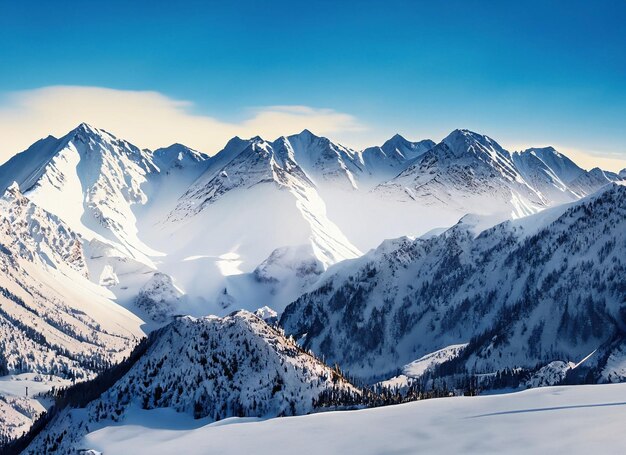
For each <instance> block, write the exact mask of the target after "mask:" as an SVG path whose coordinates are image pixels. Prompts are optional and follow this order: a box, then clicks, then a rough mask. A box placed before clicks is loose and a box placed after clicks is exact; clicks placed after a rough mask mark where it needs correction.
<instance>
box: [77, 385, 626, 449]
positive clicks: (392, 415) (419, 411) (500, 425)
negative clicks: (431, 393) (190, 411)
mask: <svg viewBox="0 0 626 455" xmlns="http://www.w3.org/2000/svg"><path fill="white" fill-rule="evenodd" d="M625 413H626V384H613V385H589V386H572V387H546V388H542V389H533V390H527V391H523V392H519V393H513V394H506V395H492V396H480V397H456V398H442V399H434V400H426V401H422V402H414V403H408V404H403V405H397V406H389V407H385V408H377V409H367V410H361V411H343V412H328V413H322V414H314V415H308V416H300V417H288V418H280V419H269V420H258V419H249V418H248V419H238V418H233V419H226V420H224V421H221V422H218V423H213V424H205V425H204V426H199V424H201V422H199V421H193V420H191V419H190V418H189V417H187V416H181V415H179V414H175V413H174V412H164V410H156V411H136V412H135V413H134V415H133V417H130V416H129V417H130V418H129V419H127V421H126V424H124V425H121V426H110V427H106V428H103V429H101V430H99V431H96V432H93V433H91V434H89V435H88V436H87V437H86V438H85V441H84V446H85V447H93V448H95V449H97V450H100V451H102V452H103V453H106V454H108V455H110V454H124V453H134V454H151V455H155V454H171V453H179V451H180V448H181V447H184V448H185V452H186V453H188V454H213V453H215V454H218V453H219V454H229V453H232V454H239V453H257V454H260V453H268V454H269V453H271V454H273V455H276V454H293V453H298V454H303V455H304V454H318V453H325V454H334V453H360V454H381V453H398V454H399V453H402V454H410V453H496V452H498V453H502V452H505V453H551V454H556V453H567V454H574V453H589V452H590V451H592V450H595V451H597V450H600V451H601V452H602V453H608V452H611V453H623V452H624V451H625V450H626V435H625V434H624V432H623V416H624V415H625Z"/></svg>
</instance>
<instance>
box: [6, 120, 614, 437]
mask: <svg viewBox="0 0 626 455" xmlns="http://www.w3.org/2000/svg"><path fill="white" fill-rule="evenodd" d="M625 178H626V170H624V171H622V172H620V173H612V172H608V171H603V170H601V169H599V168H595V169H592V170H590V171H586V170H584V169H582V168H581V167H579V166H577V165H576V164H575V163H574V162H573V161H571V160H570V159H568V158H567V157H566V156H565V155H564V154H562V153H560V152H558V151H556V150H555V149H553V148H551V147H545V148H532V149H528V150H526V151H522V152H515V153H512V154H511V153H510V152H508V151H507V150H505V149H503V148H502V147H501V146H500V145H499V144H498V143H497V142H496V141H495V140H493V139H491V138H489V137H487V136H484V135H481V134H478V133H474V132H470V131H468V130H455V131H453V132H452V133H451V134H450V135H449V136H447V137H446V138H445V139H443V140H442V141H441V142H440V143H437V144H436V143H435V142H433V141H431V140H428V139H427V140H421V141H418V142H411V141H408V140H406V139H405V138H403V137H401V136H399V135H395V136H394V137H392V138H391V139H389V140H388V141H386V142H385V143H384V144H382V145H381V146H375V147H370V148H366V149H364V150H353V149H350V148H348V147H345V146H342V145H340V144H336V143H334V142H332V141H331V140H330V139H328V138H324V137H318V136H316V135H314V134H313V133H311V132H310V131H308V130H305V131H303V132H301V133H300V134H296V135H291V136H286V137H280V138H278V139H275V140H272V141H268V140H265V139H262V138H260V137H254V138H251V139H241V138H238V137H235V138H233V139H231V140H230V141H229V142H228V143H227V144H226V146H225V147H224V149H222V150H221V151H219V152H218V153H216V154H214V155H212V156H209V155H207V154H205V153H202V152H199V151H196V150H193V149H190V148H188V147H186V146H184V145H181V144H173V145H171V146H169V147H165V148H160V149H157V150H154V151H153V150H147V149H141V148H139V147H137V146H135V145H133V144H131V143H129V142H128V141H125V140H123V139H119V138H117V137H115V136H114V135H113V134H111V133H109V132H107V131H104V130H101V129H98V128H95V127H93V126H90V125H86V124H81V125H79V126H78V127H77V128H76V129H74V130H72V131H70V132H69V133H68V134H66V135H65V136H63V137H62V138H59V139H57V138H55V137H52V136H49V137H47V138H45V139H42V140H40V141H38V142H36V143H34V144H33V145H32V146H31V147H29V148H28V149H27V150H26V151H24V152H22V153H19V154H17V155H15V156H14V157H13V158H12V159H10V160H9V161H7V162H6V163H5V164H3V165H1V166H0V195H1V197H0V267H1V268H2V270H3V275H2V277H0V301H1V302H2V305H1V306H0V335H1V337H0V346H1V347H2V348H3V349H2V352H1V353H0V376H7V377H9V376H10V377H11V378H22V379H25V380H26V381H27V382H25V383H24V384H26V383H28V384H31V386H32V381H33V379H32V378H33V377H36V378H37V379H36V381H37V382H38V385H37V390H39V391H42V392H44V391H45V390H47V389H50V387H52V386H53V385H55V384H56V385H58V384H61V383H62V384H66V383H68V382H70V381H76V380H77V381H83V380H86V379H90V378H93V377H95V376H96V375H97V374H99V373H101V372H102V371H104V369H106V368H107V367H110V366H111V365H114V364H116V363H118V362H120V361H121V360H122V359H123V358H125V357H126V356H128V355H129V353H130V352H131V351H132V350H133V348H134V347H135V346H136V344H137V343H138V342H139V340H140V339H141V338H142V337H143V336H144V335H146V334H148V333H149V332H151V331H153V330H156V332H153V333H154V335H153V336H152V338H151V340H152V341H151V343H152V344H151V345H150V348H149V349H148V352H147V353H146V354H144V355H142V356H141V358H140V360H139V361H138V362H137V363H136V364H133V366H132V369H131V371H130V372H129V373H128V375H129V376H127V377H126V378H127V379H124V380H121V382H117V383H116V385H115V386H114V387H116V388H115V389H112V390H115V391H116V392H115V394H117V395H115V396H116V397H118V396H119V397H121V396H122V395H124V393H127V394H129V395H132V396H134V397H144V398H145V400H147V401H146V404H145V406H147V407H174V408H176V409H177V410H179V411H181V412H187V413H189V412H191V413H192V414H193V412H192V411H190V409H193V408H194V407H195V406H196V405H197V406H200V405H198V402H201V403H200V404H201V405H202V406H203V408H202V409H205V410H207V412H206V413H204V414H203V416H209V417H210V418H215V417H216V415H214V414H215V413H216V412H219V416H220V417H224V416H226V415H237V414H238V413H240V412H239V411H241V412H244V414H246V415H259V416H261V415H279V414H281V413H287V414H289V413H290V414H293V413H304V412H309V411H312V410H313V408H312V400H313V399H315V397H316V396H318V395H319V394H320V393H321V392H322V391H323V390H327V389H328V387H331V384H330V383H329V382H328V378H332V377H333V376H332V371H331V370H330V369H329V368H328V367H326V366H325V365H324V364H323V363H322V362H320V361H319V360H317V358H316V357H313V356H311V355H309V354H308V353H307V352H305V351H302V350H301V349H300V348H299V347H298V346H297V345H295V344H294V343H293V341H291V340H289V339H287V338H285V337H283V335H282V333H281V331H280V329H276V328H275V327H269V326H268V325H267V324H265V323H264V322H262V321H260V320H259V319H258V318H257V317H256V316H253V315H252V314H251V313H248V312H243V313H237V314H234V315H230V314H231V313H232V312H233V311H235V310H239V309H243V310H247V311H249V312H255V311H256V314H257V315H259V316H260V317H261V318H264V319H266V320H267V321H269V322H270V324H274V323H275V322H276V321H277V320H278V319H279V318H280V317H281V316H282V318H281V319H280V323H281V325H282V326H283V327H284V329H285V330H286V331H287V334H288V335H294V336H295V337H296V340H297V341H298V343H301V344H302V345H303V346H304V347H305V348H306V349H311V350H312V351H313V352H314V353H315V354H316V355H317V356H319V357H322V356H323V358H325V359H326V360H327V361H329V362H330V363H334V362H337V363H338V364H339V366H340V367H341V368H342V369H344V370H347V371H348V372H349V373H351V374H353V375H356V376H358V377H359V378H361V379H365V380H379V379H389V378H390V377H392V376H397V375H398V373H400V372H403V373H405V376H406V377H407V378H409V379H410V378H411V377H413V378H414V377H417V376H419V375H422V374H423V373H424V371H429V372H433V371H434V369H435V368H440V369H441V371H442V372H444V373H445V372H447V373H445V374H448V373H449V374H452V373H450V372H451V371H452V372H453V373H454V374H461V373H463V372H465V373H467V372H478V371H480V372H486V373H487V372H488V373H493V371H494V370H499V369H506V368H520V367H521V368H525V369H527V370H528V371H532V372H535V371H539V369H540V368H542V367H545V368H546V369H545V370H544V371H543V373H541V374H540V376H541V377H539V376H538V377H537V378H535V379H534V381H535V382H533V384H541V385H543V383H544V382H545V380H544V379H545V378H547V377H551V378H553V377H556V378H561V379H562V378H564V377H565V376H567V374H569V373H568V372H569V371H570V370H573V369H575V367H576V368H578V367H579V366H580V365H581V364H580V361H581V360H583V359H586V360H585V362H584V365H585V368H588V369H589V371H591V372H592V373H590V374H592V375H594V380H598V381H614V380H622V378H623V377H626V373H624V371H626V367H624V365H623V362H624V361H623V360H622V357H623V356H622V353H623V351H624V350H625V349H626V348H624V347H623V346H622V344H621V343H622V338H621V336H622V335H621V333H622V332H621V330H622V326H623V324H624V322H623V321H622V319H621V318H622V315H621V313H622V309H621V306H623V304H624V302H623V301H622V300H623V299H622V300H620V298H621V297H620V296H623V290H624V283H623V278H622V276H624V274H623V272H624V270H623V265H622V260H621V257H622V256H623V253H624V252H623V247H624V241H625V239H624V238H623V233H624V231H626V230H625V229H624V219H625V218H624V215H625V213H624V212H625V210H626V206H624V187H622V186H619V185H616V184H615V183H614V182H620V181H623V180H624V179H625ZM459 219H461V221H460V222H459V221H458V220H459ZM497 223H502V224H497ZM393 239H395V240H393ZM572 283H576V288H580V289H577V291H576V292H573V291H572V290H571V287H572V286H571V284H572ZM564 296H565V297H564ZM285 308H287V310H285ZM257 310H258V311H257ZM180 315H190V316H189V317H186V318H185V317H182V318H181V317H180ZM207 315H215V317H209V318H207V317H206V316H207ZM227 315H228V316H227ZM218 317H220V318H218ZM541 321H549V322H550V323H548V322H544V323H543V324H542V322H541ZM555 321H560V322H558V324H557V323H556V322H555ZM218 332H219V333H220V335H219V336H218V335H215V336H214V335H213V334H217V333H218ZM229 334H230V335H229ZM228 337H231V338H233V339H237V340H239V341H237V342H233V343H230V344H229V343H227V342H226V340H227V338H228ZM218 338H219V340H218ZM209 340H218V341H219V342H218V343H217V344H215V343H209ZM207 343H209V344H207ZM242 343H243V344H244V345H248V346H252V347H253V348H251V349H250V350H248V351H242V350H241V344H242ZM520 345H524V346H527V347H525V348H520ZM159 346H161V347H160V348H159ZM199 347H203V349H200V350H199ZM172 350H175V351H176V352H178V351H181V350H182V351H184V352H187V353H188V355H187V356H186V357H185V356H177V357H174V356H169V355H166V353H167V352H169V351H172ZM204 352H207V353H208V352H211V353H214V354H213V355H215V356H217V357H216V358H218V357H219V358H221V357H220V356H223V357H224V356H225V357H224V359H226V358H228V359H230V360H228V362H231V361H233V360H232V359H236V362H237V365H238V366H240V365H243V364H245V365H247V366H246V369H242V371H244V372H245V376H246V377H254V378H257V376H259V375H261V376H262V377H260V376H259V377H260V381H261V383H260V385H259V384H256V386H257V390H255V391H252V389H253V388H252V385H251V383H247V382H246V381H247V379H246V380H244V376H240V378H241V381H242V382H241V384H233V383H232V381H233V378H236V377H237V374H236V372H233V371H232V368H231V367H230V366H229V368H231V370H229V371H230V373H231V374H230V375H229V374H227V373H226V370H225V369H223V368H222V367H220V366H219V365H222V363H223V362H222V363H220V362H219V361H218V360H215V361H209V360H206V359H208V358H209V355H208V354H203V353H204ZM592 352H594V353H595V354H594V355H593V356H591V357H589V358H587V357H586V356H587V355H588V354H590V353H592ZM159 356H160V357H159ZM203 356H204V357H203ZM157 357H158V358H157ZM202 358H205V360H201V359H202ZM224 359H222V360H224ZM416 359H417V360H416ZM224 361H226V360H224ZM157 364H159V365H161V366H160V367H159V368H158V369H155V368H154V365H157ZM165 365H167V368H165V367H164V366H165ZM229 365H230V364H229ZM285 365H287V366H285ZM222 366H223V365H222ZM231 366H232V365H231ZM405 366H406V367H405ZM292 367H293V371H291V369H292ZM161 368H163V370H162V371H161ZM216 368H218V369H219V368H222V370H220V371H217V370H215V369H216ZM285 368H286V369H287V370H288V371H286V372H285V373H286V374H287V376H288V377H287V376H285V377H283V379H284V380H286V381H287V380H288V381H287V382H289V384H288V385H289V387H288V388H287V389H288V391H289V396H287V395H284V394H283V395H280V394H278V395H279V396H280V399H277V400H274V401H272V400H273V399H272V397H273V396H274V395H275V394H276V393H278V392H272V393H270V395H271V396H269V395H268V393H269V392H268V391H267V390H265V388H266V387H265V386H270V385H271V384H270V383H271V381H270V382H267V384H265V383H264V382H263V381H264V380H263V377H265V375H266V374H267V372H268V371H270V372H272V374H273V372H275V371H279V372H280V371H282V370H283V369H285ZM157 370H158V371H157ZM401 370H402V371H401ZM418 370H419V372H420V373H419V374H418V373H415V372H416V371H418ZM149 371H152V372H155V373H154V375H152V376H150V377H149V378H147V377H146V374H148V372H149ZM181 372H184V374H182V373H181ZM444 373H441V374H444ZM223 374H226V376H227V377H228V381H230V382H229V384H228V385H227V386H226V385H225V383H224V380H223V377H222V376H220V375H223ZM242 374H243V373H242ZM538 374H539V373H538ZM23 375H31V376H28V377H27V378H26V376H23ZM32 375H35V376H32ZM255 375H256V376H255ZM407 375H408V376H407ZM205 376H206V377H205ZM230 376H233V377H230ZM280 376H281V377H282V373H280ZM199 377H200V379H201V380H200V382H197V380H196V379H197V378H199ZM398 377H399V376H397V377H396V378H395V379H394V380H396V382H397V381H398ZM129 378H132V381H131V379H129ZM220 378H222V379H220ZM270 379H272V378H270ZM274 379H275V378H274ZM192 380H193V381H196V382H189V383H187V382H188V381H192ZM272 380H273V379H272ZM28 381H31V382H28ZM220 381H221V382H220ZM255 381H256V379H255ZM542 381H543V382H542ZM335 382H336V381H335ZM335 382H333V386H336V383H335ZM548 382H550V381H548ZM551 382H554V381H553V380H551ZM175 383H176V384H183V385H184V388H186V392H185V393H184V394H181V393H178V395H176V396H174V395H171V393H174V392H173V387H174V386H173V385H174V384H175ZM133 384H135V385H133ZM142 384H143V385H142ZM217 384H221V385H220V386H219V390H218V389H216V387H217ZM263 384H265V385H263ZM342 384H343V383H342ZM131 385H132V387H131ZM157 385H159V387H160V389H161V391H160V392H158V393H159V397H158V398H156V399H155V396H154V394H155V393H157V392H156V387H157ZM274 385H275V384H274ZM261 386H263V387H261ZM137 387H138V388H137ZM245 387H248V388H247V389H246V388H245ZM264 387H265V388H264ZM341 387H345V388H346V390H348V389H350V387H352V386H350V385H349V384H347V383H346V384H344V385H342V386H341ZM222 388H223V389H224V390H222ZM272 388H273V387H272ZM10 389H11V390H13V388H10ZM131 389H132V390H131ZM287 389H285V390H287ZM7 390H8V389H7ZM122 392H123V393H122ZM3 393H4V392H3V389H2V388H0V402H1V403H0V407H1V408H2V412H1V413H0V419H2V423H3V428H4V431H3V433H2V434H0V437H2V438H14V437H16V436H17V435H19V434H20V433H21V432H23V431H24V430H25V429H26V428H27V427H28V426H29V425H30V424H31V423H32V421H33V420H34V419H35V418H36V417H37V415H38V413H39V412H41V411H42V410H43V409H44V408H45V407H47V406H49V405H50V402H49V400H48V401H46V399H44V398H42V397H36V396H28V397H27V396H25V395H6V394H5V395H3ZM110 393H114V392H110ZM203 393H204V395H203ZM151 394H152V395H151ZM129 395H128V396H129ZM278 395H277V396H278ZM124 396H127V395H124ZM112 397H113V395H107V396H105V397H103V398H100V401H99V403H100V404H99V405H97V404H94V405H93V406H99V408H98V410H97V411H96V408H95V407H94V408H93V409H92V408H89V409H90V411H89V413H90V414H89V416H88V418H89V419H91V420H92V421H93V422H97V421H99V419H100V418H103V419H108V418H111V415H112V414H111V412H112V411H116V410H121V412H123V409H122V408H125V406H127V405H129V403H130V402H129V401H127V400H126V401H125V399H124V398H123V397H122V398H118V399H117V401H116V400H113V399H112ZM146 397H147V398H146ZM145 400H144V401H145ZM202 400H205V401H202ZM237 400H239V401H237ZM233 402H237V403H240V404H241V408H227V409H224V410H222V411H219V410H218V407H215V406H217V405H216V403H222V404H223V403H230V404H232V403H233ZM94 403H95V402H94ZM208 403H213V404H211V406H213V407H211V406H209V405H208ZM251 403H256V404H255V405H254V407H252V408H251V407H250V406H252V405H251ZM291 403H294V404H293V406H295V408H292V407H291V406H292V405H291ZM230 404H229V405H227V406H230ZM205 405H206V406H205ZM90 406H91V405H90ZM102 406H105V407H106V410H107V412H106V413H105V414H107V413H108V414H107V415H106V416H104V414H102V413H101V412H100V411H102V409H103V408H102ZM285 406H288V409H287V408H285ZM113 408H115V409H113ZM209 408H210V409H209ZM220 409H221V408H220ZM242 410H243V411H242ZM92 411H93V412H92ZM109 411H111V412H109ZM209 411H210V412H209ZM101 414H102V415H101ZM71 415H73V414H72V413H69V414H67V415H65V414H64V415H63V417H59V418H63V419H68V418H72V417H71ZM118 415H120V414H118ZM68 416H69V417H68ZM81 418H82V417H81ZM81 431H82V430H81ZM79 433H80V432H79ZM79 433H77V435H78V434H79ZM82 434H84V432H83V433H80V435H82ZM50 435H52V433H49V434H48V436H50ZM77 437H78V436H77ZM42 438H43V436H42ZM68 440H69V439H68ZM41 441H44V442H41ZM72 441H73V442H72V444H73V443H75V442H76V440H74V439H72ZM48 442H49V441H48ZM48 442H45V440H40V442H39V443H38V444H44V445H46V444H48ZM38 447H41V446H38ZM68 447H69V446H68Z"/></svg>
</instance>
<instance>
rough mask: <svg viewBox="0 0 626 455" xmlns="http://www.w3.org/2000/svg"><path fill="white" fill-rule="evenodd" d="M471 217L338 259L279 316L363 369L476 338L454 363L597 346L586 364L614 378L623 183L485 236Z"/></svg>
mask: <svg viewBox="0 0 626 455" xmlns="http://www.w3.org/2000/svg"><path fill="white" fill-rule="evenodd" d="M470 221H472V220H471V219H470V220H467V221H466V222H464V221H461V222H460V223H459V224H458V225H456V226H455V227H453V228H451V229H449V230H448V231H446V232H444V233H443V234H441V235H439V236H435V237H432V238H429V239H417V240H414V241H412V240H409V239H406V238H404V239H398V240H395V241H388V242H385V243H384V244H383V245H382V246H381V247H380V248H378V249H377V250H375V251H372V252H370V253H368V254H366V255H365V256H363V257H362V258H359V259H357V260H354V261H349V262H346V263H343V264H339V265H338V266H336V267H334V268H331V269H330V270H329V271H328V272H327V274H326V275H325V276H324V278H322V279H321V280H320V281H319V283H318V284H317V285H316V287H315V289H313V290H312V291H311V292H309V293H307V294H305V295H304V296H303V297H301V298H300V299H298V300H297V301H296V302H294V303H293V304H291V305H290V306H289V307H287V309H286V310H285V312H284V313H283V315H282V318H281V322H280V323H281V325H282V326H283V327H284V328H285V330H286V332H287V333H288V334H292V335H293V336H295V337H296V338H299V339H302V341H303V344H304V346H305V348H307V349H313V350H314V351H315V352H316V353H318V354H319V355H323V356H324V357H325V358H326V359H328V360H329V361H330V362H338V363H339V364H340V365H342V367H343V368H345V369H346V370H347V371H349V372H350V373H351V374H355V375H358V376H361V377H364V378H381V377H384V376H385V375H391V374H393V373H394V371H396V370H397V369H398V368H400V367H402V366H403V365H406V364H407V363H409V362H410V361H412V360H414V359H418V358H420V357H422V356H424V355H426V354H428V353H431V352H434V351H436V350H438V349H441V348H443V347H446V346H450V345H454V344H459V343H467V342H469V345H468V346H467V348H465V349H464V350H463V352H462V354H461V355H460V356H459V357H457V359H456V360H455V361H456V362H457V364H456V366H455V371H465V372H471V371H473V372H481V373H491V372H494V371H496V370H499V369H503V368H513V367H523V368H527V369H532V368H535V366H537V365H541V364H545V363H548V362H550V361H553V360H562V361H574V362H578V361H580V360H582V359H583V358H584V357H586V356H587V355H588V354H590V353H591V352H593V351H595V350H598V351H597V352H596V354H595V355H594V356H592V358H590V359H589V360H588V361H587V362H586V365H590V366H593V374H594V375H595V376H594V378H595V379H596V380H607V379H608V376H609V374H610V375H612V376H613V377H614V378H615V379H617V377H618V376H619V374H622V373H621V372H622V370H621V369H620V367H617V366H616V365H614V366H613V367H611V365H609V363H607V361H606V358H607V356H608V355H610V353H611V352H617V351H618V350H619V349H621V348H620V345H621V343H623V342H624V338H623V327H624V324H625V322H624V319H623V314H622V313H623V311H622V307H623V305H624V295H625V294H624V289H626V273H625V272H626V263H625V262H624V257H626V251H624V248H625V247H626V187H624V186H620V185H615V184H613V185H611V186H608V187H606V188H605V190H603V191H602V192H600V193H598V194H596V195H594V196H592V197H589V198H586V199H583V200H581V201H578V202H576V203H573V205H571V206H562V207H556V208H552V209H550V210H548V211H545V212H543V213H541V214H538V215H534V216H532V217H528V218H524V219H521V220H518V221H515V222H505V223H503V224H500V225H497V226H495V227H493V228H490V229H487V230H485V231H483V232H481V233H480V234H478V233H477V232H475V229H476V227H475V225H474V224H472V223H470ZM477 234H478V235H477ZM607 368H608V369H613V370H615V371H610V372H609V371H608V370H607ZM618 371H619V372H620V373H618ZM600 376H601V377H600Z"/></svg>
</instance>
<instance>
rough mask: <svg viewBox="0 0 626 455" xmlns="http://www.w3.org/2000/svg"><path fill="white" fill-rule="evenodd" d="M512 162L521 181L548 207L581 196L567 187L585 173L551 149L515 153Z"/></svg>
mask: <svg viewBox="0 0 626 455" xmlns="http://www.w3.org/2000/svg"><path fill="white" fill-rule="evenodd" d="M542 158H543V159H542ZM557 158H561V160H558V159H557ZM512 159H513V162H514V163H515V166H516V167H517V169H518V170H519V172H520V174H521V175H522V177H523V178H524V180H525V181H526V182H527V183H528V184H529V185H530V186H532V187H533V188H534V189H535V190H537V192H538V193H539V194H540V195H541V196H542V198H543V199H544V200H545V201H548V202H549V203H550V204H551V205H554V204H562V203H566V202H572V201H575V200H577V199H580V198H581V197H582V196H583V195H581V194H578V193H576V192H574V191H572V189H570V188H569V187H568V185H567V184H568V182H571V181H572V180H574V179H576V178H577V177H580V176H581V175H582V174H584V172H585V171H583V170H582V169H580V168H579V167H578V166H576V165H575V164H574V163H573V162H571V161H570V160H568V159H567V158H566V157H565V156H563V155H561V154H560V153H558V152H557V151H556V150H554V149H553V148H551V147H548V148H545V149H528V150H525V151H523V152H515V153H513V155H512ZM544 160H545V161H544ZM548 163H550V164H551V165H552V166H553V167H554V169H553V168H552V167H551V166H550V164H548ZM568 179H570V180H568Z"/></svg>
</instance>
